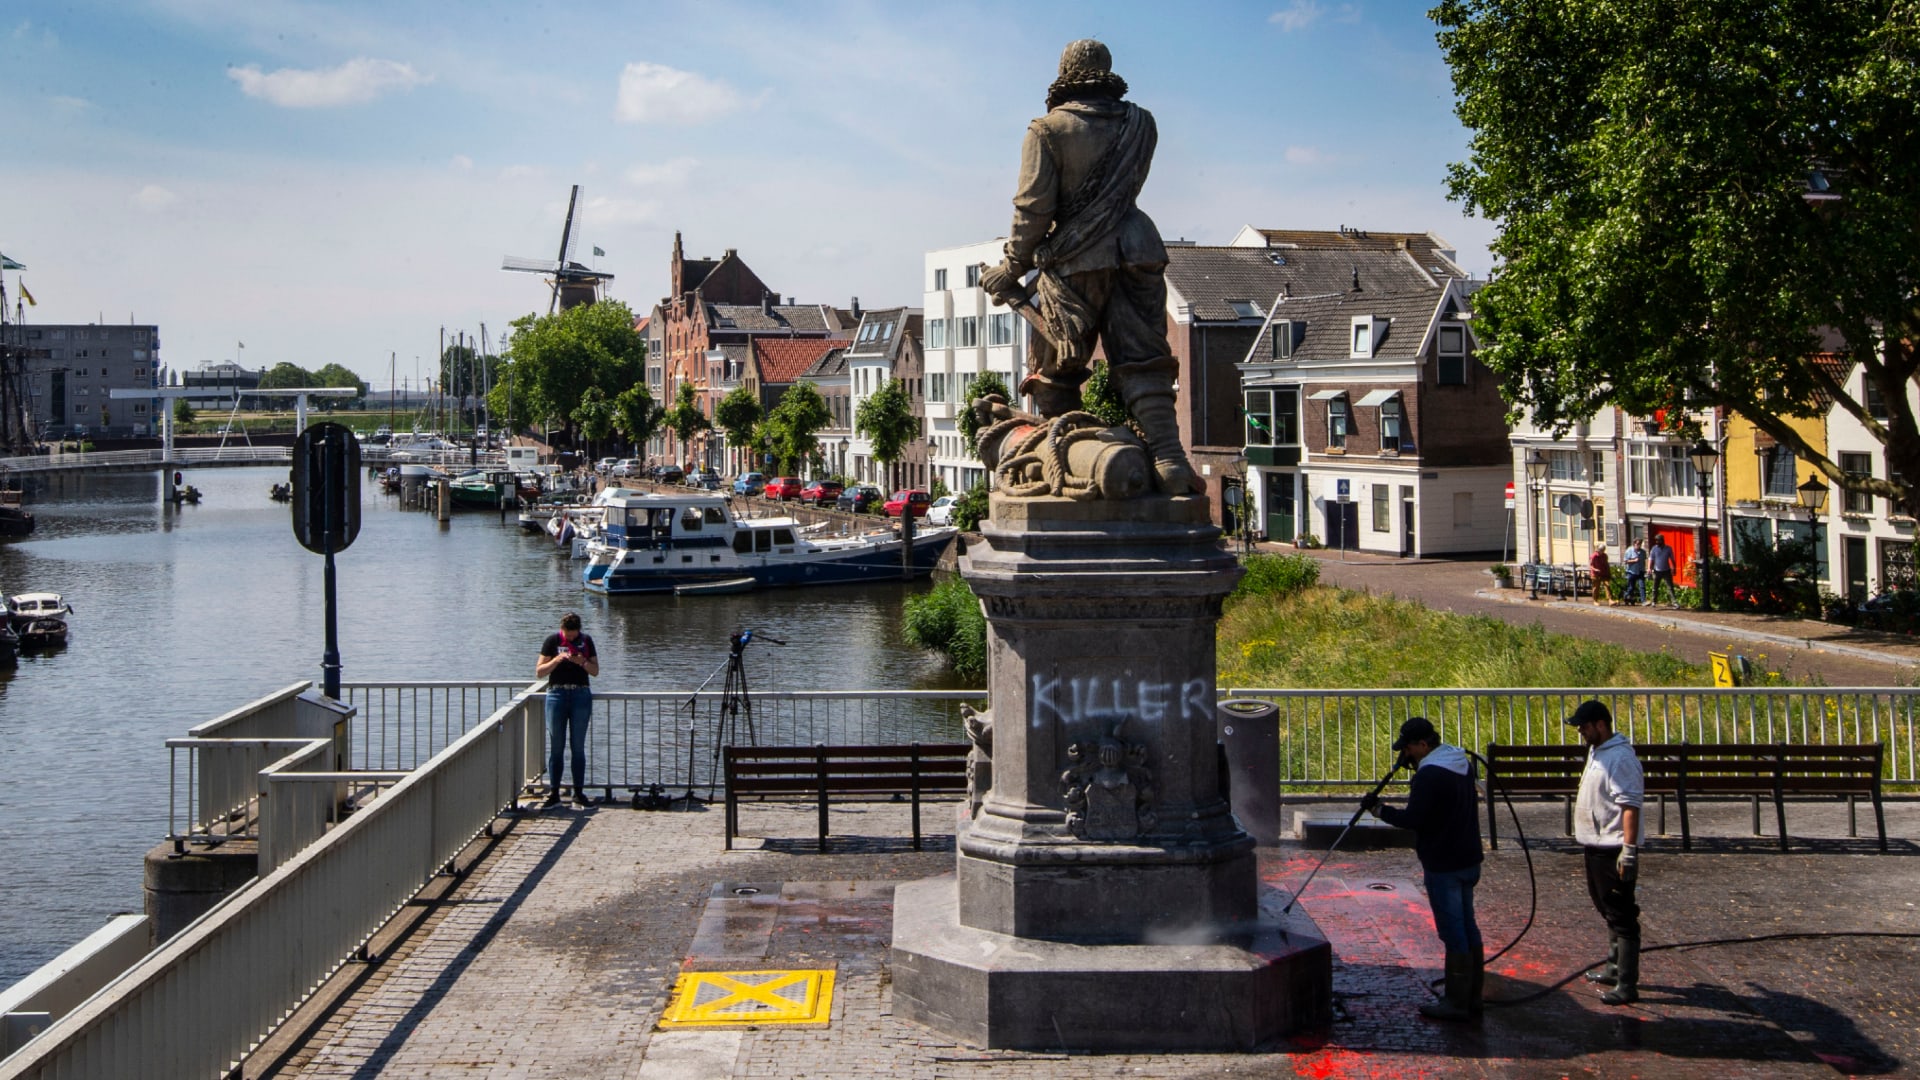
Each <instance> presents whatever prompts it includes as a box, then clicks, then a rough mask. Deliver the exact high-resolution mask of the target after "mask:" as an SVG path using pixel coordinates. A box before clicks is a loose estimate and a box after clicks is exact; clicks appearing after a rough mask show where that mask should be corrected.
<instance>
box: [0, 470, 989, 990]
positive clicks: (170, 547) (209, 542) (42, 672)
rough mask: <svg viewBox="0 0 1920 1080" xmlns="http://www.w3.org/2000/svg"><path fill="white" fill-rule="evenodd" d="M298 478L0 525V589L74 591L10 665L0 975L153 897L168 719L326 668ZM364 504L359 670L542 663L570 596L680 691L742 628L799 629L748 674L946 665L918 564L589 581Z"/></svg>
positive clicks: (220, 480)
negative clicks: (673, 585) (56, 624)
mask: <svg viewBox="0 0 1920 1080" xmlns="http://www.w3.org/2000/svg"><path fill="white" fill-rule="evenodd" d="M285 478H286V472H285V470H284V469H279V468H249V469H205V470H200V471H197V472H193V473H191V474H190V475H189V477H188V480H189V481H190V482H191V483H193V484H195V485H196V486H198V487H199V488H200V489H201V490H202V491H203V492H204V493H205V498H204V500H203V501H202V502H201V503H200V504H199V505H197V506H192V505H189V506H173V505H171V504H169V503H165V502H164V501H163V500H162V499H161V498H160V494H161V484H162V479H161V477H159V476H158V475H144V474H142V475H135V474H128V475H101V474H94V475H87V476H68V477H60V478H54V479H51V480H48V481H46V482H44V484H43V485H42V488H41V490H39V491H37V492H35V493H34V494H33V495H32V496H31V498H32V500H33V507H32V508H33V510H34V513H35V514H36V516H37V517H38V522H39V523H38V527H37V530H36V532H35V533H34V535H33V536H32V537H31V538H28V539H26V540H23V541H15V542H12V543H7V544H0V592H5V593H17V592H26V591H40V590H44V591H50V592H58V593H61V594H63V595H64V596H65V597H66V598H67V599H68V600H69V601H70V602H71V603H72V604H73V605H74V608H75V613H74V615H73V617H72V619H71V625H72V635H71V641H70V644H69V646H68V648H67V649H66V650H64V651H63V652H58V653H50V654H39V655H26V656H23V657H22V658H21V660H20V663H19V666H18V668H17V669H16V670H14V671H11V672H9V671H5V670H0V823H5V828H4V829H0V865H3V866H6V867H7V868H8V875H7V876H6V877H5V878H4V879H0V986H3V985H5V984H7V983H9V982H11V981H13V980H14V979H16V978H18V977H19V976H20V975H22V974H24V973H25V972H27V971H29V970H31V969H32V968H33V967H35V966H37V965H38V964H40V963H42V962H44V961H45V960H46V959H48V958H49V957H51V956H52V955H54V954H55V953H57V952H58V951H60V950H61V949H63V948H65V947H66V946H67V945H70V944H72V943H73V942H75V941H77V940H79V939H80V938H81V937H82V936H84V935H85V934H87V933H89V932H91V931H92V930H94V929H96V928H97V927H98V926H99V925H100V923H101V922H102V921H103V920H104V919H105V918H106V917H107V916H108V915H109V914H111V913H113V912H115V911H122V910H131V911H137V910H139V909H140V907H141V895H140V859H141V856H142V854H143V853H144V852H145V851H146V849H147V848H148V847H149V846H151V845H152V844H153V843H154V842H156V841H157V840H158V839H159V838H160V837H161V836H163V835H164V833H165V831H166V821H165V815H166V800H167V789H166V785H167V761H166V751H165V749H164V746H163V743H164V740H165V739H167V738H168V737H170V736H177V735H181V734H183V733H184V732H185V731H186V729H187V728H188V727H190V726H192V725H193V724H196V723H199V722H200V721H203V720H206V719H209V718H211V717H213V716H215V715H218V714H219V713H221V712H223V711H225V710H227V709H229V708H232V707H233V706H235V705H237V704H240V703H242V702H244V701H246V700H248V699H250V698H253V697H256V696H259V695H261V694H264V693H267V692H269V691H271V690H274V689H277V688H279V687H281V686H285V685H287V684H288V683H291V682H293V681H295V680H300V679H318V678H319V663H320V655H321V651H322V644H323V643H322V600H321V598H322V566H323V560H322V559H321V557H320V556H317V555H314V554H311V553H310V552H307V551H306V550H305V549H303V548H301V547H300V546H299V545H298V544H297V543H296V542H295V541H294V539H293V535H292V530H291V528H290V527H289V523H288V513H289V512H288V509H287V507H286V506H285V505H284V504H279V503H274V502H272V501H270V500H269V499H268V497H267V489H268V487H269V486H270V485H271V484H273V483H276V482H279V481H283V480H284V479H285ZM362 522H363V524H362V528H361V532H360V536H359V539H358V540H357V541H356V542H355V544H354V546H353V547H352V548H351V549H349V550H348V551H346V552H343V553H341V554H340V555H339V556H338V583H339V594H340V612H339V619H340V649H341V656H342V661H343V664H344V676H343V677H344V678H345V680H346V681H349V682H352V681H359V680H367V681H373V680H425V679H468V678H518V677H522V676H525V677H531V674H532V671H533V664H534V660H535V657H536V655H537V653H538V651H539V646H540V641H541V639H542V638H543V637H544V636H545V634H546V633H548V632H549V631H550V630H551V629H552V628H553V627H554V625H555V624H556V623H557V622H558V620H559V617H560V615H561V613H562V612H565V611H568V610H574V611H578V612H580V614H581V616H582V617H583V618H584V619H585V621H586V625H587V629H588V632H589V633H591V634H593V635H594V637H595V639H596V640H597V641H598V642H599V644H600V648H601V654H602V659H601V678H600V680H599V683H600V685H602V686H603V687H605V688H608V689H636V690H656V689H668V690H679V689H688V688H691V687H692V686H693V685H695V684H697V683H698V682H699V681H700V680H701V679H703V678H705V677H706V676H707V675H708V674H709V673H710V672H711V671H712V670H713V669H714V667H715V666H716V665H718V664H720V663H721V662H723V661H724V660H725V659H726V654H727V638H728V635H729V634H730V633H731V632H732V631H734V630H737V629H740V628H743V627H744V628H751V629H753V630H754V631H756V633H760V634H764V635H766V636H770V637H774V638H779V639H782V640H784V641H786V642H788V644H787V645H785V646H784V647H782V646H774V645H771V644H766V643H764V642H761V641H756V642H755V643H754V645H753V646H752V647H751V648H750V649H749V650H748V653H747V664H748V670H749V674H750V677H751V679H752V684H753V686H754V688H755V689H766V690H772V689H805V690H821V689H835V688H926V689H932V688H946V687H950V686H954V685H957V684H956V683H955V682H954V681H953V680H952V678H951V675H950V674H949V673H948V672H947V670H946V668H945V666H944V664H943V663H941V662H940V661H939V660H938V659H937V658H934V657H930V656H928V655H926V654H923V653H921V652H919V651H918V650H915V649H911V648H908V647H906V646H905V645H904V644H902V643H901V641H900V619H901V612H900V607H901V601H902V600H903V599H904V598H905V597H906V596H907V595H910V594H911V593H912V592H914V591H918V590H921V589H924V588H925V586H924V585H915V586H903V585H864V586H857V587H846V588H826V589H798V590H787V591H773V592H765V593H748V594H743V595H738V596H708V597H687V598H682V597H673V596H622V597H596V596H593V595H591V594H588V593H587V592H585V590H583V589H581V587H580V585H579V568H580V565H581V564H580V563H578V562H575V561H572V560H569V559H567V558H565V557H564V556H563V555H560V554H559V553H557V552H556V551H555V550H554V549H553V548H552V547H551V546H550V545H549V544H547V543H546V542H545V541H544V540H542V539H540V538H538V537H533V536H529V535H527V534H525V533H522V532H521V531H520V530H519V529H518V528H517V527H516V526H515V525H514V523H513V521H512V520H511V518H509V519H508V520H507V521H506V522H505V523H504V524H503V523H502V522H501V520H500V518H499V517H498V516H497V515H488V514H462V515H459V516H457V517H456V518H455V520H454V521H453V522H452V523H451V524H450V525H448V526H446V527H442V526H440V525H439V524H438V523H436V522H435V521H434V520H433V518H432V517H431V516H430V515H427V514H422V513H417V512H413V511H405V510H400V509H398V508H397V506H396V504H395V503H394V502H393V501H392V500H391V499H389V498H387V497H384V496H382V495H380V494H379V493H378V491H377V490H376V489H375V488H374V487H373V486H372V485H366V487H365V490H364V495H363V516H362ZM53 835H58V836H59V837H61V839H60V840H59V841H57V842H54V843H48V842H47V838H48V837H50V836H53Z"/></svg>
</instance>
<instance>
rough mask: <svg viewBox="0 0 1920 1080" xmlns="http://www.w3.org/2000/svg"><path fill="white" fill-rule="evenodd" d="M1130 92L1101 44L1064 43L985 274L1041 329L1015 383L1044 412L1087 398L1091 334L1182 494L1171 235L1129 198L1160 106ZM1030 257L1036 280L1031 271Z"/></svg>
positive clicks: (1167, 483) (1147, 158)
mask: <svg viewBox="0 0 1920 1080" xmlns="http://www.w3.org/2000/svg"><path fill="white" fill-rule="evenodd" d="M1126 92H1127V84H1126V81H1125V80H1123V79H1121V78H1120V77H1119V76H1118V75H1115V74H1114V73H1113V57H1112V55H1111V54H1110V53H1109V52H1108V51H1107V47H1106V46H1105V45H1102V44H1100V43H1099V42H1097V41H1092V40H1083V41H1076V42H1074V43H1073V44H1071V45H1068V46H1067V48H1066V51H1065V52H1063V53H1062V54H1061V56H1060V77H1059V78H1058V79H1056V80H1054V83H1053V85H1052V86H1051V87H1049V88H1048V90H1047V110H1048V111H1047V115H1045V116H1043V117H1041V118H1040V119H1038V120H1035V121H1033V122H1032V123H1031V124H1029V125H1028V126H1027V135H1026V141H1025V143H1024V144H1023V145H1022V147H1021V152H1020V181H1019V188H1018V190H1017V191H1015V192H1014V196H1013V228H1012V230H1011V232H1010V234H1009V238H1008V240H1007V244H1006V258H1005V259H1004V260H1003V261H1002V262H1001V263H1000V264H999V265H998V266H995V267H991V268H989V269H988V270H987V271H986V272H985V273H984V274H982V275H981V278H980V284H981V287H982V288H984V289H985V290H986V291H987V292H988V293H989V294H991V295H992V296H993V297H994V298H995V299H996V301H998V302H999V303H1003V304H1008V305H1011V306H1012V307H1014V308H1015V310H1017V311H1018V312H1019V313H1020V314H1021V315H1022V316H1023V317H1024V318H1025V319H1026V320H1027V322H1028V323H1030V324H1031V325H1032V327H1033V329H1034V331H1035V332H1034V333H1033V334H1031V335H1030V336H1029V340H1030V342H1031V347H1030V348H1029V351H1028V363H1027V374H1026V377H1025V379H1024V380H1022V382H1021V384H1020V388H1019V391H1020V393H1022V394H1025V395H1028V396H1030V397H1031V398H1032V399H1033V403H1034V407H1035V409H1036V410H1037V411H1038V412H1039V414H1040V416H1041V417H1043V418H1045V419H1047V420H1055V419H1056V418H1060V417H1064V416H1067V415H1068V414H1072V413H1077V412H1078V411H1079V409H1080V387H1081V385H1082V384H1083V383H1085V382H1086V381H1087V378H1088V375H1089V374H1090V367H1091V364H1092V359H1093V350H1094V342H1095V339H1096V337H1097V338H1098V340H1099V341H1100V343H1101V345H1102V346H1103V347H1104V349H1105V353H1106V361H1107V364H1108V365H1109V368H1110V371H1111V374H1112V378H1113V382H1114V385H1115V387H1116V388H1117V389H1118V391H1119V393H1120V398H1121V400H1122V401H1124V402H1125V403H1126V405H1127V409H1128V411H1129V412H1130V413H1131V414H1132V416H1133V421H1134V426H1135V428H1136V430H1137V432H1138V434H1139V436H1140V437H1141V438H1142V440H1143V441H1144V442H1145V444H1146V448H1147V452H1148V453H1149V454H1150V455H1151V457H1152V471H1153V475H1154V480H1155V483H1156V486H1157V487H1158V488H1159V489H1160V490H1161V491H1162V492H1164V493H1166V494H1169V495H1182V494H1186V493H1188V492H1189V491H1191V490H1193V489H1194V487H1195V480H1194V474H1193V467H1192V465H1191V464H1189V463H1188V461H1187V455H1186V451H1185V449H1184V448H1183V447H1182V446H1181V445H1180V428H1179V422H1178V419H1177V415H1176V413H1175V411H1174V392H1173V383H1174V376H1175V373H1176V364H1175V362H1174V358H1173V356H1172V355H1171V353H1169V351H1168V348H1167V284H1166V276H1165V273H1166V266H1167V249H1166V245H1165V244H1163V243H1162V242H1161V240H1160V230H1159V229H1158V228H1157V227H1156V226H1155V225H1154V223H1153V220H1152V219H1151V218H1149V217H1147V215H1146V214H1144V213H1142V212H1141V210H1140V208H1139V207H1138V206H1136V205H1135V204H1134V200H1135V198H1137V197H1138V195H1139V194H1140V188H1141V186H1142V185H1143V184H1145V183H1146V179H1147V169H1148V167H1149V166H1150V165H1151V164H1152V162H1153V150H1154V145H1155V143H1156V141H1157V139H1158V134H1157V131H1156V129H1155V127H1154V123H1153V114H1152V113H1150V112H1148V111H1147V110H1145V109H1143V108H1141V107H1140V106H1138V105H1135V104H1133V103H1132V102H1129V101H1124V100H1122V98H1123V97H1124V96H1125V95H1126ZM1029 271H1033V272H1034V277H1033V279H1032V282H1031V292H1029V288H1028V286H1027V285H1025V284H1023V279H1025V278H1026V275H1027V274H1028V272H1029ZM982 405H983V406H984V408H982V413H983V418H989V417H990V418H999V419H1004V418H1006V417H1007V416H1009V415H1012V414H1011V410H1008V409H1006V407H1005V404H1004V403H999V408H994V407H993V406H992V405H991V404H988V403H984V402H983V403H982ZM990 464H991V463H990ZM1056 486H1057V485H1056ZM1115 494H1118V493H1115Z"/></svg>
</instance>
